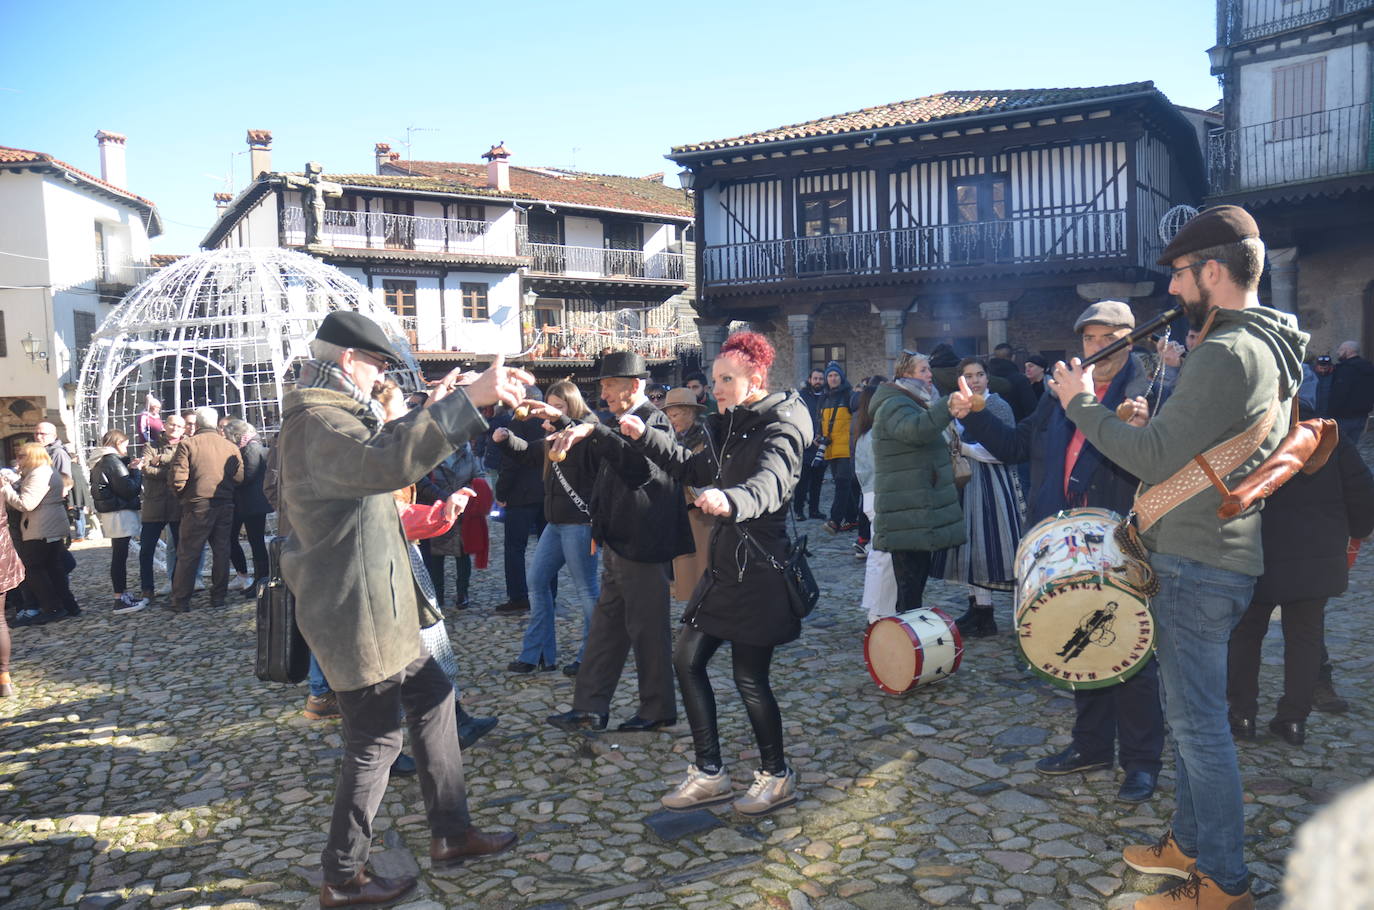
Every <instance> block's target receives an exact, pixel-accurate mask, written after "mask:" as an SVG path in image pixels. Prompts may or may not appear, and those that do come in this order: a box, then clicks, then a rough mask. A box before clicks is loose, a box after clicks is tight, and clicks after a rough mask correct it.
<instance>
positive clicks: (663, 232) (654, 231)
mask: <svg viewBox="0 0 1374 910" xmlns="http://www.w3.org/2000/svg"><path fill="white" fill-rule="evenodd" d="M676 239H677V227H676V225H672V224H653V223H652V222H647V221H646V222H644V252H646V253H661V252H663V251H664V250H666V249H667V248H668V244H670V243H672V242H673V241H674V240H676Z"/></svg>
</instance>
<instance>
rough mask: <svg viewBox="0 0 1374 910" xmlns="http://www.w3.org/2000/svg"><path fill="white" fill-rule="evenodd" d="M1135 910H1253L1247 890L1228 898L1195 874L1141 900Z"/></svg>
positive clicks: (1211, 882) (1207, 878) (1250, 895)
mask: <svg viewBox="0 0 1374 910" xmlns="http://www.w3.org/2000/svg"><path fill="white" fill-rule="evenodd" d="M1135 910H1255V897H1254V895H1253V894H1251V893H1250V889H1249V888H1247V889H1245V892H1244V893H1243V894H1227V893H1226V892H1225V891H1223V890H1221V886H1219V885H1218V884H1217V883H1216V882H1215V881H1213V880H1212V879H1211V878H1209V877H1208V876H1206V875H1200V874H1199V873H1197V872H1194V873H1193V874H1192V875H1190V876H1188V878H1187V879H1186V880H1185V881H1181V882H1179V883H1178V884H1176V885H1174V886H1173V887H1171V888H1168V889H1166V890H1164V891H1161V892H1159V893H1158V894H1151V895H1150V896H1149V897H1142V898H1141V899H1140V900H1138V901H1136V902H1135Z"/></svg>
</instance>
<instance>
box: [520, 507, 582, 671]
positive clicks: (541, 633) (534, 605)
mask: <svg viewBox="0 0 1374 910" xmlns="http://www.w3.org/2000/svg"><path fill="white" fill-rule="evenodd" d="M564 565H567V567H568V573H569V574H570V575H572V580H573V585H574V586H575V587H576V588H577V593H578V594H580V595H581V596H582V646H581V647H580V648H579V649H578V652H577V659H578V660H579V661H580V660H581V659H582V653H583V652H584V651H585V650H586V649H587V630H588V629H590V628H591V625H592V608H593V607H595V606H596V602H597V600H598V599H599V598H600V597H601V582H600V580H599V579H598V578H597V574H596V554H595V553H593V552H592V526H591V525H589V524H585V525H584V524H575V525H574V524H566V525H565V524H552V523H550V524H546V525H544V532H543V533H542V534H540V535H539V543H537V544H535V547H534V559H533V560H531V561H530V568H529V586H528V587H529V592H530V624H529V626H528V627H526V629H525V642H524V645H523V647H522V648H521V651H520V658H519V659H520V660H522V661H524V662H525V663H527V664H538V663H539V662H540V661H541V660H542V661H543V662H544V663H545V664H546V665H548V666H552V665H554V664H556V663H558V641H557V638H556V636H555V632H554V622H553V611H554V599H553V592H552V584H553V580H554V579H555V578H557V577H558V570H559V569H561V568H562V567H563V566H564Z"/></svg>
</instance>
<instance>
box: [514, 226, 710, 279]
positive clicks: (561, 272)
mask: <svg viewBox="0 0 1374 910" xmlns="http://www.w3.org/2000/svg"><path fill="white" fill-rule="evenodd" d="M516 236H517V237H518V240H519V242H518V246H517V255H520V256H528V257H529V258H530V259H531V260H532V264H531V265H530V269H529V271H530V272H531V273H532V274H540V275H556V276H561V277H566V278H591V279H596V278H630V279H635V280H643V279H648V280H651V281H676V282H682V281H685V280H686V277H685V276H686V274H687V273H686V270H685V268H684V264H683V259H682V254H681V253H669V252H657V253H646V252H643V251H642V250H619V249H609V248H605V247H595V246H569V245H567V244H561V243H539V242H536V241H532V240H530V239H529V235H528V234H527V233H526V232H525V230H524V229H523V228H520V229H518V230H517V232H516Z"/></svg>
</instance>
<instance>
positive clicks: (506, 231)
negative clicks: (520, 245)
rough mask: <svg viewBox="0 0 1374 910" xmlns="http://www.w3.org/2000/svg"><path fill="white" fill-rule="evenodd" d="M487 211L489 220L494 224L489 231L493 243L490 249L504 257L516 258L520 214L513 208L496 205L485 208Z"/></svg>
mask: <svg viewBox="0 0 1374 910" xmlns="http://www.w3.org/2000/svg"><path fill="white" fill-rule="evenodd" d="M485 210H486V213H487V219H488V220H490V221H491V223H492V226H491V227H490V228H489V229H488V234H489V236H490V243H491V246H490V247H489V249H491V250H494V251H497V252H498V253H499V254H500V255H503V256H514V255H515V253H516V249H515V235H516V229H517V228H518V227H519V226H520V215H519V213H518V212H516V211H515V209H513V208H501V207H498V206H494V205H489V206H485Z"/></svg>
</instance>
